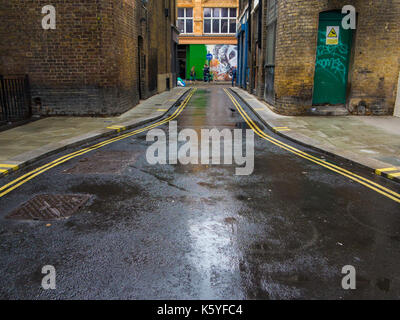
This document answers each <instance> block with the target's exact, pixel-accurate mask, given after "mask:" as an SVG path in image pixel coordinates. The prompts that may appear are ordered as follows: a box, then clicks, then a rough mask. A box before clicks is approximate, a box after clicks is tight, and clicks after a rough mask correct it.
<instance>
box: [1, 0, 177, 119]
mask: <svg viewBox="0 0 400 320" xmlns="http://www.w3.org/2000/svg"><path fill="white" fill-rule="evenodd" d="M48 4H49V3H48V2H46V1H42V0H39V1H24V0H15V1H7V2H4V3H3V4H2V5H1V7H0V21H2V22H1V24H0V38H1V39H2V40H1V42H0V75H5V76H7V75H14V74H22V75H28V77H29V81H30V87H31V97H32V101H33V113H36V114H42V115H92V116H99V115H118V114H121V113H123V112H125V111H127V110H129V109H130V108H132V107H134V106H135V105H136V104H138V103H139V101H140V100H141V99H145V98H147V97H149V96H151V95H152V94H155V93H157V92H161V91H163V90H165V89H167V88H168V87H172V86H173V85H174V83H175V78H176V62H175V63H174V61H176V48H177V44H178V43H177V42H178V34H179V32H178V30H177V28H176V26H175V22H176V16H175V14H176V10H175V8H176V3H175V0H165V1H159V0H150V1H147V0H98V1H92V0H91V1H64V0H53V1H51V4H52V6H53V7H54V8H55V12H56V25H55V29H44V28H43V26H42V19H43V18H44V17H45V14H43V13H42V8H43V7H44V6H46V5H48ZM45 13H47V12H46V11H45Z"/></svg>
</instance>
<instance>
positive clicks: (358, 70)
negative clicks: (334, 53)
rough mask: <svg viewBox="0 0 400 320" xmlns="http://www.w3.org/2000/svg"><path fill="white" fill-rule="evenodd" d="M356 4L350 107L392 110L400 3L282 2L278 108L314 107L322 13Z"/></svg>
mask: <svg viewBox="0 0 400 320" xmlns="http://www.w3.org/2000/svg"><path fill="white" fill-rule="evenodd" d="M347 4H351V5H354V6H355V7H356V9H357V12H358V25H357V30H355V39H354V43H353V50H354V56H353V58H352V60H351V65H350V69H349V77H350V87H349V96H348V106H350V107H354V106H356V105H357V104H358V103H360V102H361V101H363V102H365V103H366V105H367V107H368V108H373V107H374V106H377V105H379V106H380V108H381V109H382V113H384V114H393V109H394V104H395V98H396V92H397V83H398V75H399V71H400V19H399V17H400V1H399V0H395V1H391V0H380V1H365V0H353V1H350V0H345V1H340V0H309V1H298V0H281V1H279V13H278V15H279V17H278V27H277V44H276V69H275V92H276V105H275V108H276V110H277V111H278V112H280V113H283V114H301V113H304V112H305V111H306V109H308V108H310V107H311V103H312V95H313V87H314V70H315V56H316V44H317V35H318V33H317V31H318V21H319V13H320V12H322V11H327V10H334V9H341V8H342V7H343V6H344V5H347Z"/></svg>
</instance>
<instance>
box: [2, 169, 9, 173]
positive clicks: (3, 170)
mask: <svg viewBox="0 0 400 320" xmlns="http://www.w3.org/2000/svg"><path fill="white" fill-rule="evenodd" d="M6 171H8V170H5V169H0V172H1V173H3V172H6Z"/></svg>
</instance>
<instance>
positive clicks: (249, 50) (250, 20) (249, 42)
mask: <svg viewBox="0 0 400 320" xmlns="http://www.w3.org/2000/svg"><path fill="white" fill-rule="evenodd" d="M252 6H253V0H249V6H248V10H249V18H248V19H247V24H248V27H247V31H248V38H247V48H248V61H247V66H246V82H247V75H249V79H248V81H249V89H250V92H252V91H253V88H252V84H251V79H250V73H248V72H247V68H249V70H250V71H251V67H252V66H253V55H252V54H251V39H252V36H251V31H252V28H251V24H252V17H251V8H252ZM251 73H252V71H251Z"/></svg>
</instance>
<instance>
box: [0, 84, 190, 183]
mask: <svg viewBox="0 0 400 320" xmlns="http://www.w3.org/2000/svg"><path fill="white" fill-rule="evenodd" d="M188 90H190V88H174V89H172V90H170V91H166V92H163V93H161V94H158V95H155V96H153V97H151V98H149V99H147V100H144V101H141V102H140V104H138V105H137V106H135V107H133V108H132V109H131V110H129V111H127V112H125V113H124V114H122V115H120V116H118V117H108V118H94V117H93V118H92V117H48V118H44V119H41V120H38V121H35V122H31V123H28V124H25V125H22V126H19V127H16V128H13V129H10V130H6V131H2V132H0V177H1V176H2V175H5V174H7V173H9V172H10V171H12V170H17V169H18V168H21V167H23V166H26V165H28V164H30V163H32V162H34V161H37V160H39V159H41V158H43V157H46V156H48V155H50V154H54V153H57V152H59V151H61V150H63V149H65V148H68V147H72V146H77V145H79V144H83V143H86V142H89V141H90V140H94V139H97V138H100V137H102V136H108V135H111V134H115V132H120V131H123V130H126V129H130V128H133V127H136V126H140V125H143V124H145V123H147V122H151V121H154V120H156V119H158V118H161V117H163V116H164V115H165V114H166V113H167V112H168V110H169V109H170V108H171V107H172V106H173V105H174V104H175V103H176V101H177V100H179V99H180V98H181V97H182V96H183V95H184V94H185V93H186V92H187V91H188Z"/></svg>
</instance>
